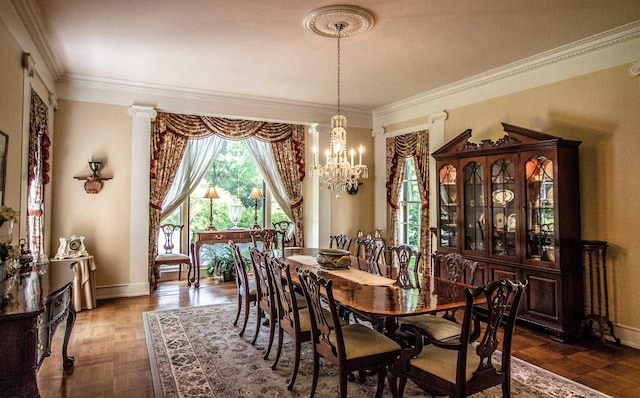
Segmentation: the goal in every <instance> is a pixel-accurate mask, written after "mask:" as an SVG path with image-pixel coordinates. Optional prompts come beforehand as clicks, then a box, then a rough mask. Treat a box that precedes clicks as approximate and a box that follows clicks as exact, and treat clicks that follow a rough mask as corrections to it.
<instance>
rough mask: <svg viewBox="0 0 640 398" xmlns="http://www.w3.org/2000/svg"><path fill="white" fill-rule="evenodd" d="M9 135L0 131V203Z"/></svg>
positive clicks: (2, 193)
mask: <svg viewBox="0 0 640 398" xmlns="http://www.w3.org/2000/svg"><path fill="white" fill-rule="evenodd" d="M8 142H9V136H8V135H6V134H5V133H3V132H2V131H0V205H3V204H4V185H5V179H6V174H7V144H8Z"/></svg>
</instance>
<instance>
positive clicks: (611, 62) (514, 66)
mask: <svg viewBox="0 0 640 398" xmlns="http://www.w3.org/2000/svg"><path fill="white" fill-rule="evenodd" d="M639 38H640V21H636V22H632V23H630V24H627V25H623V26H620V27H618V28H615V29H612V30H609V31H607V32H603V33H601V34H597V35H594V36H591V37H588V38H585V39H582V40H579V41H576V42H573V43H570V44H567V45H565V46H561V47H558V48H555V49H553V50H549V51H546V52H543V53H540V54H537V55H535V56H532V57H528V58H525V59H522V60H520V61H516V62H513V63H511V64H507V65H504V66H501V67H499V68H496V69H492V70H490V71H487V72H484V73H481V74H478V75H475V76H471V77H469V78H466V79H463V80H460V81H457V82H455V83H452V84H449V85H445V86H442V87H439V88H437V89H435V90H431V91H427V92H425V93H422V94H419V95H416V96H413V97H410V98H407V99H404V100H401V101H398V102H394V103H391V104H388V105H385V106H382V107H380V108H377V109H374V110H373V112H372V114H373V119H374V123H373V124H374V128H375V127H376V126H379V125H381V124H382V125H389V124H392V123H394V122H398V120H399V119H398V118H397V115H399V114H403V113H404V114H405V116H404V117H401V118H400V120H409V119H412V118H414V117H418V116H419V115H424V110H425V104H429V103H433V102H434V101H436V102H438V108H440V109H442V108H443V106H442V104H443V100H445V99H448V100H451V98H453V97H455V96H456V95H460V94H465V95H467V94H469V93H470V92H472V91H474V90H475V89H480V90H478V91H482V89H484V91H482V93H480V94H479V97H478V100H483V99H487V98H490V97H488V96H487V90H486V86H488V85H495V84H496V83H500V82H502V81H507V80H509V79H512V78H514V77H516V78H520V81H521V83H520V84H521V85H523V86H524V85H526V87H518V84H514V82H513V81H512V80H510V84H508V85H506V86H507V87H500V89H501V90H494V89H493V87H492V90H491V97H495V96H501V95H506V94H508V93H510V92H514V91H519V90H522V89H526V88H531V87H532V84H533V87H535V86H540V85H543V84H548V83H552V82H554V81H560V80H564V79H567V78H570V77H575V76H578V75H581V74H584V73H589V72H591V71H596V70H600V69H604V68H607V67H612V66H616V65H620V64H622V63H625V62H632V61H631V60H630V59H628V58H629V54H628V53H629V51H628V49H627V48H626V47H624V45H625V44H629V43H631V42H633V41H634V40H638V39H639ZM607 50H614V51H615V50H619V51H618V52H617V54H616V55H617V56H616V57H602V56H600V57H598V56H596V55H597V54H600V53H604V52H605V51H607ZM589 56H592V57H593V58H592V59H589V60H586V58H587V57H589ZM577 60H580V62H582V64H581V65H580V67H576V68H572V69H570V70H568V69H567V68H566V67H565V66H564V65H565V64H567V63H570V62H576V61H577ZM560 65H562V66H560ZM553 67H560V69H559V70H562V71H561V72H560V71H553V73H548V71H549V70H550V68H553ZM542 70H544V71H545V72H544V74H543V76H542V77H540V78H538V79H537V80H536V82H535V83H532V81H531V80H530V79H521V77H522V76H523V75H525V74H531V73H535V72H540V71H542ZM567 74H569V75H567ZM456 101H457V102H456V103H449V104H447V106H446V107H447V108H451V107H456V106H462V105H465V104H467V103H472V102H473V97H469V98H466V99H464V100H461V99H457V100H456ZM418 109H419V111H418ZM416 112H417V113H416Z"/></svg>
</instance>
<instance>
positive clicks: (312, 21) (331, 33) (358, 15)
mask: <svg viewBox="0 0 640 398" xmlns="http://www.w3.org/2000/svg"><path fill="white" fill-rule="evenodd" d="M337 24H339V25H342V26H344V27H343V28H342V29H341V31H340V36H341V37H343V38H345V37H351V36H356V35H358V34H360V33H364V32H366V31H368V30H369V29H371V27H372V26H373V14H372V13H371V12H369V11H368V10H365V9H364V8H361V7H357V6H350V5H333V6H327V7H321V8H317V9H315V10H313V11H311V12H310V13H308V14H307V16H306V17H305V18H304V26H305V27H306V28H307V29H308V30H309V31H311V32H313V33H315V34H317V35H320V36H324V37H334V38H335V37H337V36H338V32H337V31H336V29H335V26H336V25H337Z"/></svg>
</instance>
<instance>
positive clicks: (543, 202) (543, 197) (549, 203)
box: [525, 155, 555, 262]
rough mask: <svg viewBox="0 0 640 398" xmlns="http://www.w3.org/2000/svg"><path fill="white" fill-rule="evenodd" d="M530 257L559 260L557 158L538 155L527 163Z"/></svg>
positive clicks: (528, 242)
mask: <svg viewBox="0 0 640 398" xmlns="http://www.w3.org/2000/svg"><path fill="white" fill-rule="evenodd" d="M525 173H526V195H527V198H526V214H527V245H526V247H527V254H526V256H527V259H529V260H534V261H552V262H554V261H555V231H554V223H555V208H554V205H553V203H554V194H553V161H552V160H551V159H549V158H547V157H546V156H543V155H538V156H535V157H532V158H530V159H529V160H528V161H527V162H526V163H525Z"/></svg>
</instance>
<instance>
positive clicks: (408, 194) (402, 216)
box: [397, 158, 422, 250]
mask: <svg viewBox="0 0 640 398" xmlns="http://www.w3.org/2000/svg"><path fill="white" fill-rule="evenodd" d="M400 189H401V191H400V201H399V205H400V210H399V211H398V220H397V228H398V243H399V244H406V245H409V246H411V247H413V248H414V249H415V250H417V249H418V248H419V247H420V224H421V219H422V217H421V208H422V200H421V199H420V191H419V189H418V180H417V178H416V169H415V164H414V161H413V158H407V159H406V164H405V171H404V180H403V181H402V184H401V187H400Z"/></svg>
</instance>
